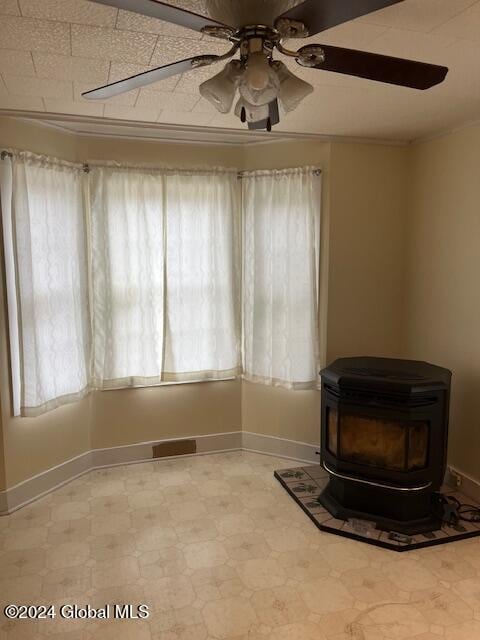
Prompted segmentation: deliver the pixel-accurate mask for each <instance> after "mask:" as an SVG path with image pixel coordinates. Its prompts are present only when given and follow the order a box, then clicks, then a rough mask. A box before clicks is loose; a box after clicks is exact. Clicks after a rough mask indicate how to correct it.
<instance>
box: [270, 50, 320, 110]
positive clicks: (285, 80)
mask: <svg viewBox="0 0 480 640" xmlns="http://www.w3.org/2000/svg"><path fill="white" fill-rule="evenodd" d="M273 68H274V69H275V71H276V73H277V76H278V79H279V82H280V89H279V91H278V96H277V97H278V100H279V101H280V104H281V106H282V108H283V110H284V111H286V112H287V113H288V112H290V111H293V110H294V109H296V108H297V107H298V105H299V104H300V103H301V102H302V100H304V99H305V98H306V97H307V96H308V95H310V94H311V93H312V92H313V87H312V85H311V84H309V83H308V82H305V80H302V79H301V78H298V77H297V76H296V75H294V74H293V73H292V72H291V71H290V70H289V68H288V67H287V66H286V65H285V64H284V63H283V62H280V61H279V60H277V61H275V62H274V63H273Z"/></svg>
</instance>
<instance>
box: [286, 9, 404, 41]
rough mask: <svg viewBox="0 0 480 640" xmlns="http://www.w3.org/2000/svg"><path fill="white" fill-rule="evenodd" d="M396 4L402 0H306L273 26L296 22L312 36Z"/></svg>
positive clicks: (287, 12)
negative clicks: (289, 21) (286, 20)
mask: <svg viewBox="0 0 480 640" xmlns="http://www.w3.org/2000/svg"><path fill="white" fill-rule="evenodd" d="M397 2H403V0H306V1H305V2H302V4H298V5H297V6H296V7H293V8H292V9H290V10H289V11H286V12H285V13H283V14H282V15H281V16H279V17H278V18H277V19H276V21H275V24H277V23H278V21H279V20H280V19H282V18H288V19H289V20H298V21H299V22H303V24H304V25H305V26H306V27H307V29H308V35H310V36H314V35H315V34H316V33H320V31H326V30H327V29H331V28H332V27H335V26H336V25H338V24H342V23H343V22H348V21H349V20H354V19H355V18H359V17H360V16H364V15H366V14H367V13H372V11H378V10H379V9H384V8H385V7H389V6H390V5H392V4H397Z"/></svg>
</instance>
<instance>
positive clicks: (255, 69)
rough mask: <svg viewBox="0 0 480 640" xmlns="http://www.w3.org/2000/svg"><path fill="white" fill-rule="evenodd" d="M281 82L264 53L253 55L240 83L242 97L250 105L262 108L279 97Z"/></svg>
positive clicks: (249, 58)
mask: <svg viewBox="0 0 480 640" xmlns="http://www.w3.org/2000/svg"><path fill="white" fill-rule="evenodd" d="M279 88H280V81H279V79H278V77H277V73H276V71H275V70H274V69H273V67H272V66H271V64H270V62H269V60H268V58H267V56H266V55H265V54H264V53H251V54H250V55H249V56H248V60H247V68H246V71H245V73H244V74H243V76H242V77H241V80H240V83H239V91H240V95H241V97H242V98H243V99H244V100H245V101H246V102H248V104H251V105H255V106H262V105H266V104H269V103H270V102H272V100H275V98H276V97H277V92H278V90H279Z"/></svg>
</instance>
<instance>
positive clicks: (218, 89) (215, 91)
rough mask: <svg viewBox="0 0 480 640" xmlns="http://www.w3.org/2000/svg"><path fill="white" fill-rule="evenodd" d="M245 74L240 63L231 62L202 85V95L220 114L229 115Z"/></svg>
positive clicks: (200, 89) (237, 61)
mask: <svg viewBox="0 0 480 640" xmlns="http://www.w3.org/2000/svg"><path fill="white" fill-rule="evenodd" d="M243 73H244V70H243V68H242V64H241V63H240V61H239V60H231V61H230V62H229V63H228V64H226V65H225V67H224V68H223V69H222V70H221V71H220V73H217V75H215V76H213V78H209V80H206V81H205V82H203V83H202V84H201V85H200V87H199V91H200V95H201V96H202V97H203V98H205V100H208V101H209V102H210V103H211V104H212V105H213V106H214V107H215V108H216V109H217V111H220V113H228V112H229V111H230V109H231V108H232V104H233V100H234V98H235V92H236V90H237V86H238V83H239V81H240V78H241V76H242V74H243Z"/></svg>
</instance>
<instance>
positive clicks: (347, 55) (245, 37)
mask: <svg viewBox="0 0 480 640" xmlns="http://www.w3.org/2000/svg"><path fill="white" fill-rule="evenodd" d="M93 1H94V2H97V3H99V4H104V5H110V6H112V7H116V8H118V9H124V10H127V11H133V12H135V13H139V14H142V15H145V16H149V17H153V18H159V19H160V20H164V21H166V22H170V23H173V24H176V25H180V26H182V27H187V28H189V29H193V30H195V31H199V32H201V33H203V34H206V35H209V36H212V37H216V38H221V39H224V40H227V41H229V42H231V44H232V47H231V49H230V50H229V51H228V52H227V53H225V54H224V55H208V54H207V55H200V56H195V57H192V58H187V59H186V60H180V61H179V62H174V63H172V64H167V65H164V66H162V67H158V68H156V69H152V70H149V71H145V72H144V73H139V74H137V75H134V76H131V77H129V78H125V79H124V80H119V81H118V82H113V83H111V84H107V85H105V86H103V87H99V88H97V89H93V90H91V91H86V92H84V93H83V94H82V95H83V96H84V97H85V98H88V99H92V100H95V99H97V100H98V99H102V100H104V99H105V98H110V97H112V96H115V95H117V94H119V93H123V92H125V91H130V90H132V89H136V88H138V87H143V86H145V85H148V84H151V83H153V82H157V81H159V80H163V79H165V78H168V77H169V76H173V75H177V74H182V73H185V72H186V71H190V70H192V69H196V68H199V67H205V66H208V65H211V64H213V63H215V62H219V61H221V60H227V59H229V58H233V56H234V55H235V54H236V53H237V51H239V53H240V57H239V59H233V60H231V61H230V62H228V63H227V65H226V66H225V67H224V69H223V70H222V71H221V72H220V73H218V74H217V75H215V76H214V77H213V78H210V79H209V80H207V81H206V82H204V83H203V84H201V85H200V93H201V95H202V96H203V97H204V98H206V99H207V100H209V101H210V102H211V103H212V104H213V105H214V106H215V108H216V109H217V110H218V111H219V112H221V113H228V112H229V111H230V109H231V107H232V105H233V101H234V99H235V95H236V92H237V90H238V91H239V94H240V98H239V100H238V102H237V104H236V107H235V114H236V115H238V116H239V117H240V120H241V121H242V122H247V123H248V128H249V129H266V130H267V131H270V130H271V128H272V126H274V125H275V124H278V123H279V121H280V108H279V106H280V107H281V108H282V110H283V111H284V112H289V111H292V110H293V109H295V108H296V107H297V106H298V105H299V104H300V102H301V101H302V100H303V99H304V98H305V97H306V96H307V95H308V94H310V93H311V92H312V91H313V87H312V85H310V84H309V83H307V82H305V81H304V80H301V79H300V78H297V77H296V76H295V75H294V74H293V73H291V71H290V70H289V69H288V67H287V66H286V65H285V64H284V63H283V62H281V61H280V60H274V59H273V51H274V49H277V51H279V52H280V53H281V54H283V55H285V56H288V57H292V58H295V60H296V62H297V63H298V64H299V65H301V66H303V67H309V68H311V69H319V70H323V71H333V72H335V73H342V74H346V75H351V76H357V77H359V78H366V79H368V80H376V81H378V82H385V83H389V84H395V85H400V86H404V87H410V88H413V89H429V88H430V87H433V86H435V85H437V84H439V83H440V82H442V81H443V80H444V79H445V77H446V75H447V73H448V69H447V68H446V67H441V66H437V65H433V64H426V63H423V62H416V61H412V60H404V59H402V58H392V57H390V56H384V55H379V54H376V53H369V52H366V51H356V50H353V49H344V48H342V47H334V46H331V45H324V44H308V45H306V46H303V47H300V49H298V50H297V51H292V50H290V49H288V48H286V47H285V46H284V41H285V40H287V39H290V38H306V37H309V36H312V35H315V34H317V33H320V32H322V31H325V30H327V29H330V28H332V27H335V26H337V25H339V24H342V23H344V22H348V21H349V20H353V19H355V18H358V17H360V16H363V15H365V14H367V13H371V12H372V11H377V10H379V9H383V8H385V7H388V6H390V5H394V4H396V3H398V2H403V0H305V1H304V2H302V3H301V4H297V5H296V6H293V7H291V8H290V9H289V10H287V11H285V12H284V13H282V14H281V15H279V16H277V17H276V18H274V19H269V18H267V19H266V20H265V19H264V20H263V21H262V23H260V24H257V22H259V20H256V21H254V23H253V24H251V23H250V22H249V21H245V25H243V23H242V26H238V27H231V26H228V25H226V24H223V22H220V21H218V20H215V19H213V18H210V17H207V16H204V15H200V14H197V13H192V12H191V11H187V10H185V9H181V8H179V7H176V6H173V5H170V4H167V3H165V2H160V1H159V0H93ZM223 1H225V0H223ZM260 2H261V0H256V3H257V6H259V3H260ZM291 4H292V1H290V5H291ZM217 5H218V2H217ZM269 22H271V23H272V24H268V23H269ZM264 23H267V24H264Z"/></svg>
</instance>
